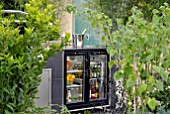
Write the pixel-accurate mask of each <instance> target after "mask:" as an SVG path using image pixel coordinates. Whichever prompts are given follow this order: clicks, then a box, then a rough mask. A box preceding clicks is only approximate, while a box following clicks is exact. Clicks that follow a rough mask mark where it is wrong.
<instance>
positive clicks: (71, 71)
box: [67, 70, 82, 73]
mask: <svg viewBox="0 0 170 114" xmlns="http://www.w3.org/2000/svg"><path fill="white" fill-rule="evenodd" d="M79 72H82V70H68V71H67V73H79Z"/></svg>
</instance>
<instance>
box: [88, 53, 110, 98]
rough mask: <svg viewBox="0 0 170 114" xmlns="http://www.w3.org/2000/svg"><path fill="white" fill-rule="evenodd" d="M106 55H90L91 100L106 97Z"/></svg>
mask: <svg viewBox="0 0 170 114" xmlns="http://www.w3.org/2000/svg"><path fill="white" fill-rule="evenodd" d="M106 61H107V58H106V55H91V56H90V95H89V98H90V99H91V100H95V99H102V98H106V96H107V95H106V93H107V89H106V88H107V84H106V83H105V82H107V78H106V74H107V73H106V72H107V71H106Z"/></svg>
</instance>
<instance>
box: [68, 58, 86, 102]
mask: <svg viewBox="0 0 170 114" xmlns="http://www.w3.org/2000/svg"><path fill="white" fill-rule="evenodd" d="M84 59H85V58H84V56H83V55H67V56H66V104H69V103H76V102H83V101H84V96H83V90H84V81H83V80H84V79H83V78H84Z"/></svg>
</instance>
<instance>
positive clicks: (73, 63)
mask: <svg viewBox="0 0 170 114" xmlns="http://www.w3.org/2000/svg"><path fill="white" fill-rule="evenodd" d="M62 54H63V55H62V57H63V67H64V68H63V72H62V74H63V75H62V79H63V83H62V84H63V85H62V86H63V87H62V88H63V89H62V90H63V91H62V95H63V99H62V104H64V105H66V106H67V108H68V109H69V110H70V111H76V110H82V109H90V108H96V107H105V106H109V100H110V99H109V77H110V75H109V74H110V72H109V68H108V61H109V55H108V53H107V51H106V49H103V48H102V49H65V50H63V53H62Z"/></svg>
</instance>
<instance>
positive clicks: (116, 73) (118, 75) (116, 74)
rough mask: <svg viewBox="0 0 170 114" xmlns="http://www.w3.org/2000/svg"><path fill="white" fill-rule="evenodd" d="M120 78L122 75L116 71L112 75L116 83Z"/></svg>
mask: <svg viewBox="0 0 170 114" xmlns="http://www.w3.org/2000/svg"><path fill="white" fill-rule="evenodd" d="M122 77H123V75H121V74H120V73H119V72H118V71H117V72H115V73H114V80H115V81H118V80H119V79H121V78H122Z"/></svg>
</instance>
